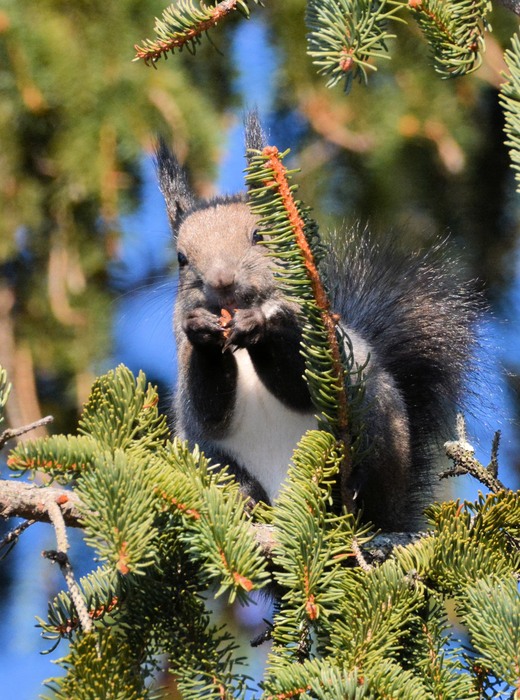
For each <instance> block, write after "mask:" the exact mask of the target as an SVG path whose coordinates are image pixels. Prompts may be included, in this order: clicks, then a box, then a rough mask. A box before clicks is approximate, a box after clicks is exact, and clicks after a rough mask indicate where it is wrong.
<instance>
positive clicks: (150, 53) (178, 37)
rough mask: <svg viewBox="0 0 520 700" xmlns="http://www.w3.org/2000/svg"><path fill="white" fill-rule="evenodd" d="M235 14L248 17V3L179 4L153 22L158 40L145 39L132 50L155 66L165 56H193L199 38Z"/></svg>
mask: <svg viewBox="0 0 520 700" xmlns="http://www.w3.org/2000/svg"><path fill="white" fill-rule="evenodd" d="M258 1H259V0H253V2H255V3H258ZM236 10H238V11H239V12H240V13H241V14H242V15H244V16H245V17H249V7H248V4H247V0H222V2H217V3H215V4H214V5H205V4H203V3H199V4H198V5H195V4H194V3H193V1H192V0H178V2H177V3H173V4H171V5H169V7H167V8H166V9H165V10H164V12H163V14H162V18H161V19H158V18H156V19H155V27H154V31H155V34H156V35H157V39H155V40H153V41H152V40H150V39H145V40H144V41H143V42H142V45H141V46H139V45H136V46H135V50H136V59H139V58H142V59H144V61H145V63H148V62H149V61H152V62H155V61H157V60H159V58H161V56H164V57H165V58H166V56H167V54H168V52H170V51H171V52H172V53H174V52H175V51H176V50H179V51H182V49H183V48H186V50H187V51H190V52H191V53H195V49H196V48H197V45H198V44H200V42H201V37H202V34H204V33H206V32H207V31H208V30H209V29H211V28H212V27H214V26H215V25H216V24H217V23H218V22H219V21H220V20H221V19H223V18H224V17H225V16H226V15H227V14H229V13H231V12H234V11H236Z"/></svg>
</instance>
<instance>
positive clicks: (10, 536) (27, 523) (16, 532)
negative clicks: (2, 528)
mask: <svg viewBox="0 0 520 700" xmlns="http://www.w3.org/2000/svg"><path fill="white" fill-rule="evenodd" d="M35 522H36V520H24V521H23V523H20V525H18V527H15V528H14V529H13V530H10V531H9V532H8V533H7V535H5V537H2V539H1V540H0V559H5V557H6V556H7V555H8V554H9V552H10V551H11V549H12V548H13V547H14V545H15V544H16V543H17V542H18V539H19V537H20V535H21V534H22V532H24V531H25V530H27V528H28V527H31V525H34V523H35ZM5 547H7V550H6V551H5V552H2V550H3V549H4V548H5Z"/></svg>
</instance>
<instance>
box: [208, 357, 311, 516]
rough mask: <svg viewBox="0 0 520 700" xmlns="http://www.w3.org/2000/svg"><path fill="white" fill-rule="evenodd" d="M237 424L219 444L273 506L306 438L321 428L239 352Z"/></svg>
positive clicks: (248, 358)
mask: <svg viewBox="0 0 520 700" xmlns="http://www.w3.org/2000/svg"><path fill="white" fill-rule="evenodd" d="M234 357H235V359H236V362H237V366H238V378H237V388H236V401H235V409H234V416H233V422H232V424H231V426H230V429H229V431H228V433H227V435H226V437H225V438H223V439H220V440H216V441H215V442H217V443H218V444H219V445H221V446H222V448H223V449H224V450H226V452H228V453H229V454H230V455H232V456H233V457H235V458H236V459H237V461H238V462H239V463H240V464H242V465H243V466H245V467H246V469H247V471H248V472H249V473H250V474H251V476H253V477H254V478H255V479H256V480H257V481H259V482H260V484H261V485H262V486H263V487H264V489H265V491H266V493H267V495H268V497H269V500H270V501H271V502H272V501H273V499H274V498H276V496H277V495H278V492H279V490H280V485H281V483H282V482H283V480H284V479H285V476H286V474H287V468H288V465H289V462H290V459H291V456H292V453H293V451H294V448H295V447H296V444H297V443H298V441H299V440H300V439H301V437H302V435H303V434H304V433H305V432H306V431H307V430H310V429H312V428H316V427H317V421H316V418H315V416H314V413H313V412H308V413H300V412H298V411H293V410H291V409H290V408H288V407H287V406H285V405H284V404H283V403H282V402H281V401H279V400H278V399H277V398H276V397H275V396H273V394H271V393H270V392H269V391H268V390H267V389H266V388H265V386H264V385H263V384H262V382H261V381H260V378H259V377H258V375H257V373H256V371H255V368H254V366H253V363H252V362H251V358H250V357H249V353H248V352H247V350H245V349H239V350H237V351H236V352H235V354H234Z"/></svg>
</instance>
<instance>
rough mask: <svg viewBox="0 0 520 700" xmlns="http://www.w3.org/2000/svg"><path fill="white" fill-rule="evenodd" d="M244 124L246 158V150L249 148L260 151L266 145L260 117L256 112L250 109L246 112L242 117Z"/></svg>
mask: <svg viewBox="0 0 520 700" xmlns="http://www.w3.org/2000/svg"><path fill="white" fill-rule="evenodd" d="M244 126H245V141H246V158H248V160H249V157H248V151H249V149H250V148H252V149H254V150H255V151H261V150H262V149H263V148H264V147H265V145H266V138H265V134H264V132H263V131H262V126H261V124H260V118H259V117H258V112H257V111H256V109H255V110H252V111H251V112H248V113H247V114H246V116H245V118H244Z"/></svg>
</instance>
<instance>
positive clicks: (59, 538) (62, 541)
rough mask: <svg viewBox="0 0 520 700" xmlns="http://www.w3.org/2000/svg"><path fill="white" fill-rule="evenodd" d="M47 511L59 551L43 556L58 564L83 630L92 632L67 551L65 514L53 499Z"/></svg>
mask: <svg viewBox="0 0 520 700" xmlns="http://www.w3.org/2000/svg"><path fill="white" fill-rule="evenodd" d="M46 501H47V502H46V509H47V512H48V514H49V518H50V520H51V523H52V525H53V527H54V531H55V533H56V545H57V551H53V550H49V551H45V552H42V555H43V556H44V557H46V558H47V559H50V560H51V561H53V562H56V563H57V564H58V565H59V567H60V569H61V572H62V574H63V576H64V578H65V581H66V583H67V588H68V589H69V593H70V597H71V600H72V602H73V603H74V606H75V608H76V612H77V613H78V619H79V623H80V625H81V629H82V630H83V631H84V632H91V631H92V626H93V623H92V618H91V617H90V615H89V611H88V608H87V606H86V603H85V600H84V599H83V596H82V594H81V590H80V587H79V586H78V584H77V582H76V579H75V577H74V571H73V569H72V566H71V563H70V561H69V557H68V555H67V551H68V549H69V540H68V538H67V530H66V526H65V520H64V518H63V513H62V512H61V508H60V506H59V505H58V503H56V501H55V500H53V499H52V498H47V499H46Z"/></svg>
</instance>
